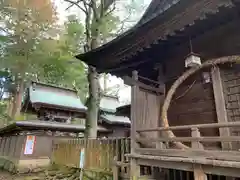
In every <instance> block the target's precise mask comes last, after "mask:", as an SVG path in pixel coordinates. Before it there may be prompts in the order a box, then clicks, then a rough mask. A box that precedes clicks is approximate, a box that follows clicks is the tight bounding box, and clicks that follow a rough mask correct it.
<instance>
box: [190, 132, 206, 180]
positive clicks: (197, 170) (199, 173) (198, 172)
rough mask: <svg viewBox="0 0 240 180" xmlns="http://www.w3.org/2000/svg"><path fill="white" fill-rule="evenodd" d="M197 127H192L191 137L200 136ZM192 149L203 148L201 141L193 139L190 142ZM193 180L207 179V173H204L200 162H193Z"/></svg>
mask: <svg viewBox="0 0 240 180" xmlns="http://www.w3.org/2000/svg"><path fill="white" fill-rule="evenodd" d="M200 136H201V135H200V132H199V130H198V128H192V137H200ZM192 148H193V149H203V145H202V143H200V142H198V141H195V142H192ZM193 173H194V180H207V175H206V174H205V173H204V171H203V169H202V166H201V165H200V164H193Z"/></svg>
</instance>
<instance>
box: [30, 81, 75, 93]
mask: <svg viewBox="0 0 240 180" xmlns="http://www.w3.org/2000/svg"><path fill="white" fill-rule="evenodd" d="M34 83H35V84H39V85H43V86H49V87H52V88H56V89H62V90H68V91H72V92H76V93H77V91H76V90H74V89H72V88H68V87H61V86H56V85H52V84H48V83H45V82H37V81H32V82H31V85H33V84H34Z"/></svg>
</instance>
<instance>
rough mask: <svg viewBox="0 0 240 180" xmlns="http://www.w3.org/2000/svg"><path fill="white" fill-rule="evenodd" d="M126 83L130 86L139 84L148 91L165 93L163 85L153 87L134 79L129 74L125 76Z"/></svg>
mask: <svg viewBox="0 0 240 180" xmlns="http://www.w3.org/2000/svg"><path fill="white" fill-rule="evenodd" d="M123 80H124V83H125V84H127V85H129V86H134V85H137V86H138V87H139V88H141V89H144V90H147V91H151V92H155V93H160V94H163V93H164V87H163V86H159V87H153V86H150V85H147V84H144V83H142V82H140V81H138V80H134V79H132V78H130V77H128V76H125V77H123Z"/></svg>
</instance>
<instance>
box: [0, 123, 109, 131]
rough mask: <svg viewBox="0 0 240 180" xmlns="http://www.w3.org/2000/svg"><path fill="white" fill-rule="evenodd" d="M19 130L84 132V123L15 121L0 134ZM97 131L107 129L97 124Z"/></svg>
mask: <svg viewBox="0 0 240 180" xmlns="http://www.w3.org/2000/svg"><path fill="white" fill-rule="evenodd" d="M16 130H17V131H21V130H29V131H31V130H49V131H62V132H84V130H85V126H84V125H76V124H65V123H57V122H48V121H17V122H14V123H12V124H10V125H8V126H6V127H4V128H1V129H0V134H4V133H11V132H15V131H16ZM98 131H99V132H107V131H108V129H106V128H104V127H102V126H98Z"/></svg>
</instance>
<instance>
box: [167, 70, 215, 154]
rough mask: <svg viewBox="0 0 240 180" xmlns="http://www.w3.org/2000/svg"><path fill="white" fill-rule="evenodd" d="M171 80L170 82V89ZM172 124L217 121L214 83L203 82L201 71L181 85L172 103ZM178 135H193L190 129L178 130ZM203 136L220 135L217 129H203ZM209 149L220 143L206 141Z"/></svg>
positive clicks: (170, 122)
mask: <svg viewBox="0 0 240 180" xmlns="http://www.w3.org/2000/svg"><path fill="white" fill-rule="evenodd" d="M170 86H171V82H170V83H168V86H167V88H168V89H169V88H170ZM168 117H169V124H170V126H178V125H192V124H207V123H216V122H217V116H216V111H215V104H214V95H213V88H212V83H206V84H205V83H203V79H202V76H201V73H199V74H196V75H194V76H192V77H191V78H189V79H188V80H187V81H186V82H185V83H184V84H183V85H181V86H180V87H179V88H178V90H177V92H176V93H175V96H174V98H173V101H172V103H171V105H170V108H169V112H168ZM175 134H176V136H182V137H184V136H185V137H187V136H191V132H190V131H178V132H177V131H176V132H175ZM201 135H202V136H218V135H219V132H218V130H217V129H204V130H201ZM204 145H205V146H207V149H215V148H218V147H219V143H206V144H204Z"/></svg>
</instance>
